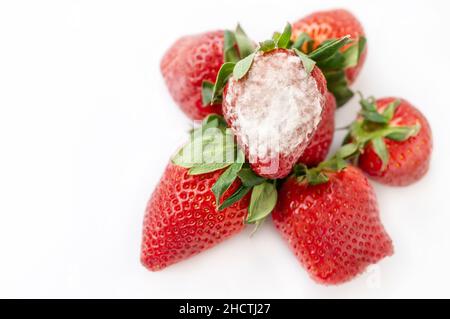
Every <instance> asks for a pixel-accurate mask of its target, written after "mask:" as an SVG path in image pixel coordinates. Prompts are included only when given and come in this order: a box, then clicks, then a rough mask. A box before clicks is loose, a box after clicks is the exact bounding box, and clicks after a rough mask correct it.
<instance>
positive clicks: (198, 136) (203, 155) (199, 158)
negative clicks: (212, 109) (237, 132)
mask: <svg viewBox="0 0 450 319" xmlns="http://www.w3.org/2000/svg"><path fill="white" fill-rule="evenodd" d="M235 149H236V144H235V141H234V137H233V135H232V133H231V131H229V130H227V123H226V121H225V120H224V118H223V117H222V116H220V115H217V114H210V115H209V116H207V117H206V118H205V119H204V120H203V122H202V125H201V127H199V128H196V129H195V130H193V131H192V132H191V133H190V138H189V141H188V143H186V144H185V145H184V146H183V147H182V148H181V149H180V150H179V151H178V152H177V153H176V154H175V155H174V156H173V157H172V162H173V163H174V164H175V165H178V166H181V167H185V168H190V169H191V170H190V173H191V174H194V175H197V174H204V173H207V172H212V171H215V170H218V169H221V168H224V167H227V166H229V165H231V164H232V163H233V160H234V159H233V158H232V155H233V154H234V153H235Z"/></svg>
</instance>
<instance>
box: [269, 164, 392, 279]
mask: <svg viewBox="0 0 450 319" xmlns="http://www.w3.org/2000/svg"><path fill="white" fill-rule="evenodd" d="M329 178H330V181H329V182H328V183H325V184H321V185H317V186H311V185H307V184H306V182H301V183H299V182H298V181H297V180H296V179H295V178H289V179H287V180H286V182H285V183H284V184H283V185H282V187H281V189H280V190H279V192H278V203H277V206H276V207H275V210H274V212H273V213H272V217H273V221H274V224H275V226H276V228H277V229H278V230H279V231H280V233H281V234H282V236H283V238H285V239H286V240H287V242H288V243H289V246H290V248H291V250H292V251H293V252H294V254H295V255H296V257H297V259H298V260H299V261H300V263H301V264H302V265H303V267H304V268H305V269H306V270H307V271H308V273H309V274H310V276H311V277H312V278H313V279H314V280H315V281H317V282H318V283H321V284H326V285H335V284H341V283H344V282H347V281H349V280H351V279H353V278H354V277H355V276H357V275H358V274H360V273H362V272H363V271H364V270H365V269H366V267H367V266H369V265H370V264H375V263H377V262H378V261H380V260H381V259H383V258H384V257H386V256H391V255H392V254H393V246H392V241H391V239H390V238H389V235H388V234H387V233H386V231H385V229H384V227H383V225H382V224H381V221H380V217H379V212H378V205H377V201H376V197H375V193H374V191H373V189H372V187H371V185H370V184H369V182H368V180H367V178H366V177H365V176H364V174H362V172H361V171H360V170H359V169H358V168H356V167H353V166H349V167H347V168H346V169H345V170H343V171H341V172H339V173H330V174H329Z"/></svg>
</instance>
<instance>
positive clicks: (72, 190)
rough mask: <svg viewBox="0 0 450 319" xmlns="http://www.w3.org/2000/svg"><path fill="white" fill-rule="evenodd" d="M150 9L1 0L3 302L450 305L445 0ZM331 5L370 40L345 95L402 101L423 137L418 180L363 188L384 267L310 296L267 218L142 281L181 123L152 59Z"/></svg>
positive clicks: (256, 32)
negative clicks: (144, 238) (190, 39)
mask: <svg viewBox="0 0 450 319" xmlns="http://www.w3.org/2000/svg"><path fill="white" fill-rule="evenodd" d="M154 3H155V2H154V1H2V2H0V152H1V156H0V296H1V297H153V298H154V297H157V298H174V297H190V298H194V297H224V298H231V297H287V298H291V297H295V298H303V297H319V298H320V297H324V298H327V297H358V298H362V297H450V293H449V290H448V287H449V284H450V275H449V271H448V269H449V268H450V249H449V248H450V247H449V246H450V231H449V227H450V209H449V204H448V200H449V199H448V195H449V187H448V180H449V179H450V173H449V169H448V162H449V142H448V137H449V136H450V125H449V124H448V123H449V118H450V105H449V94H448V83H449V81H448V76H449V74H450V64H449V63H450V62H449V61H450V60H449V59H448V57H447V55H448V52H450V47H449V42H448V41H447V40H446V39H447V37H448V36H447V31H448V30H450V19H449V18H448V16H449V14H450V10H449V2H448V1H430V0H427V1H411V0H410V1H358V0H355V1H320V3H319V2H318V1H299V0H296V1H280V0H276V1H239V0H238V1H233V0H227V1H176V2H175V1H169V0H165V1H158V2H157V3H158V4H157V7H156V6H155V5H154ZM336 6H344V7H347V8H349V9H351V10H352V11H353V12H354V13H355V14H357V16H359V18H360V19H361V21H363V23H364V26H365V28H366V31H367V35H368V38H369V50H370V52H369V56H368V60H367V63H366V67H365V69H364V71H363V72H362V74H361V77H360V78H359V80H358V82H357V83H356V85H355V88H356V89H360V90H362V91H364V92H366V94H374V95H376V96H379V97H381V96H386V95H397V96H401V97H405V98H407V99H409V100H410V101H411V102H413V103H414V104H415V105H416V106H418V107H419V108H420V109H421V110H422V111H423V113H425V115H426V116H427V117H428V119H429V121H430V122H431V125H432V128H433V133H434V141H435V149H434V154H433V162H432V168H431V171H430V172H429V174H428V175H427V176H426V178H424V179H423V180H422V181H421V182H420V183H418V184H416V185H414V186H411V187H408V188H401V189H395V188H389V187H383V186H380V185H375V188H376V192H377V194H378V198H379V203H380V208H381V214H382V219H383V221H384V223H385V226H386V228H387V230H388V232H389V233H390V234H391V236H392V238H393V240H394V242H395V249H396V254H395V255H394V257H392V258H389V259H386V260H384V261H383V262H381V263H380V264H379V267H375V268H372V271H371V272H370V273H369V274H365V275H363V276H360V277H359V278H358V279H356V280H354V281H352V282H350V283H349V284H346V285H343V286H339V287H322V286H319V285H316V284H315V283H313V282H312V281H311V280H310V279H309V278H308V276H307V275H306V273H305V271H304V270H303V269H302V268H301V267H300V266H299V264H298V263H297V261H296V260H295V258H294V256H293V254H291V252H290V251H289V250H288V248H287V246H286V244H285V243H284V242H283V241H282V239H281V238H279V236H278V234H277V233H276V232H275V231H274V230H273V228H272V225H271V224H270V223H267V224H266V225H264V227H263V229H262V230H261V231H260V232H259V233H257V234H256V235H255V236H254V237H253V238H249V232H248V231H247V232H244V233H242V234H241V235H240V236H237V237H235V238H233V239H231V240H229V241H227V242H225V243H223V244H222V245H219V246H217V247H216V248H214V249H212V250H210V251H208V252H205V253H203V254H200V255H198V256H197V257H195V258H192V259H190V260H188V261H185V262H182V263H179V264H177V265H175V266H172V267H170V268H167V269H166V270H164V271H162V272H158V273H151V272H148V271H146V270H145V269H144V268H143V267H142V266H141V265H140V263H139V248H140V240H141V238H140V236H141V222H142V217H143V211H144V207H145V204H146V202H147V199H148V196H149V194H150V193H151V192H152V190H153V188H154V186H155V184H156V183H157V181H158V179H159V177H160V175H161V173H162V171H163V169H164V167H165V165H166V163H167V161H168V158H169V156H170V155H171V154H172V152H173V151H174V150H175V149H176V148H177V147H178V146H179V145H180V143H181V142H182V141H183V140H184V138H185V136H186V135H185V131H186V130H187V129H188V128H189V125H190V123H189V121H188V120H187V118H186V117H184V115H183V114H182V113H181V112H180V111H179V110H178V109H177V107H176V106H175V104H174V103H173V102H172V100H171V99H170V97H169V95H168V93H167V91H166V89H165V87H164V84H163V81H162V78H161V76H160V73H159V60H160V58H161V56H162V54H163V53H164V51H165V49H166V48H167V47H168V46H169V45H170V44H171V43H172V42H173V41H174V40H175V39H176V38H177V37H179V36H181V35H183V34H188V33H195V32H201V31H204V30H208V29H214V28H225V27H228V28H231V27H233V26H234V24H235V22H236V21H240V22H241V23H242V24H243V26H244V28H245V29H246V30H247V32H248V33H249V35H250V36H252V37H253V38H255V39H257V40H262V39H264V38H266V37H268V36H269V35H270V34H271V32H272V31H273V30H274V29H281V28H282V27H283V26H284V24H285V22H286V21H287V20H289V21H293V20H295V19H297V18H300V17H301V16H303V15H304V14H307V13H309V12H311V11H314V10H316V9H320V8H333V7H336ZM175 8H176V10H174V9H175ZM406 8H407V9H406ZM219 10H222V11H220V13H219ZM255 10H257V11H255ZM356 110H357V102H356V101H355V100H353V101H352V102H351V103H350V104H349V105H348V106H347V107H346V108H345V109H343V110H340V111H339V112H338V115H337V119H338V121H337V123H338V126H343V125H345V124H347V123H348V122H349V121H350V120H351V119H352V117H353V115H354V114H355V111H356ZM336 138H337V140H336V142H337V141H338V140H340V139H341V138H342V135H341V134H338V135H337V137H336ZM446 197H447V198H446Z"/></svg>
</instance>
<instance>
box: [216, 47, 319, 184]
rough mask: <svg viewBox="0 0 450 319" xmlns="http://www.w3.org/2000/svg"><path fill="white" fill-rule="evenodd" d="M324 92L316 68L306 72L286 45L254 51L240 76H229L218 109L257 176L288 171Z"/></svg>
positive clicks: (316, 121)
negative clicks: (247, 70)
mask: <svg viewBox="0 0 450 319" xmlns="http://www.w3.org/2000/svg"><path fill="white" fill-rule="evenodd" d="M325 93H326V82H325V79H324V77H323V75H322V73H321V72H320V70H319V69H318V68H316V67H314V68H313V70H312V71H311V73H310V74H307V71H306V70H305V69H304V67H303V66H302V61H301V59H300V58H299V57H298V56H297V55H296V54H295V53H294V52H293V51H288V50H286V49H276V50H272V51H269V52H261V53H258V54H257V55H255V57H254V61H253V67H252V69H251V70H250V72H249V74H248V75H247V76H246V77H245V78H243V79H242V80H236V79H235V78H232V79H230V81H229V83H228V86H227V88H226V90H225V93H224V102H223V113H224V116H225V119H226V120H227V122H228V124H229V126H230V127H231V129H232V130H233V132H234V133H235V135H236V136H237V139H238V144H239V145H240V146H241V147H242V149H243V150H244V151H245V153H246V155H247V158H249V161H250V163H251V165H252V169H253V170H254V171H255V172H256V173H257V174H259V175H261V176H264V177H267V178H271V179H275V178H283V177H285V176H287V175H288V174H289V173H290V171H291V170H292V167H293V165H294V164H295V163H296V162H297V160H298V159H299V157H300V156H301V155H302V153H303V151H304V150H305V148H306V147H307V146H308V144H309V142H310V140H311V136H312V135H313V134H314V132H315V131H316V129H317V126H318V124H319V122H320V120H321V116H322V110H323V108H324V104H325Z"/></svg>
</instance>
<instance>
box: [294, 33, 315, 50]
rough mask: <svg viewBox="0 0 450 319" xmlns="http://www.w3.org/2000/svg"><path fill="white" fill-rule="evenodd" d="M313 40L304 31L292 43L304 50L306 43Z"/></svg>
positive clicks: (296, 47)
mask: <svg viewBox="0 0 450 319" xmlns="http://www.w3.org/2000/svg"><path fill="white" fill-rule="evenodd" d="M308 42H312V39H311V37H310V36H309V34H308V33H306V32H302V33H300V35H299V36H298V37H297V39H296V40H295V42H294V44H293V45H292V48H293V49H297V50H302V48H303V46H304V44H305V43H308Z"/></svg>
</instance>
